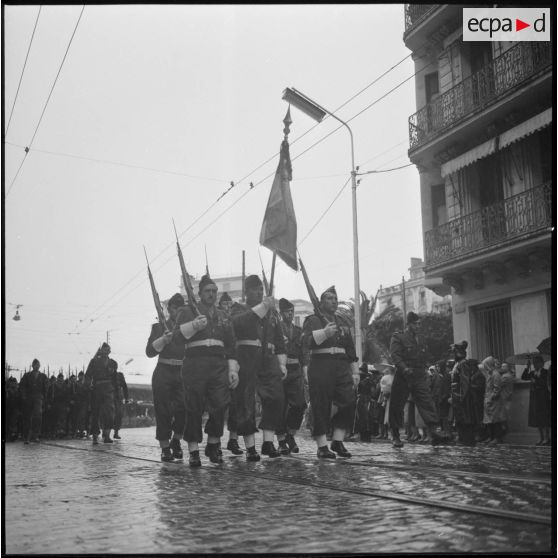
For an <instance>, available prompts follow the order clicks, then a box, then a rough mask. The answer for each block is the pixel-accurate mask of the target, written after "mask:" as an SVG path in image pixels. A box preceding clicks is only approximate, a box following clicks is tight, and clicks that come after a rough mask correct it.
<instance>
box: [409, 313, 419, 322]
mask: <svg viewBox="0 0 558 558" xmlns="http://www.w3.org/2000/svg"><path fill="white" fill-rule="evenodd" d="M418 321H420V317H419V316H418V315H417V314H415V313H414V312H408V313H407V324H415V323H416V322H418Z"/></svg>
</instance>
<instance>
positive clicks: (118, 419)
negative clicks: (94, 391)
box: [114, 372, 128, 440]
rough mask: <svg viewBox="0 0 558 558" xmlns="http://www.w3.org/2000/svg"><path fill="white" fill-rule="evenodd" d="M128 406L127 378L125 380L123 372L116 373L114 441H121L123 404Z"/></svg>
mask: <svg viewBox="0 0 558 558" xmlns="http://www.w3.org/2000/svg"><path fill="white" fill-rule="evenodd" d="M123 399H124V403H125V404H128V384H127V383H126V378H124V373H123V372H117V373H116V392H115V394H114V439H115V440H120V436H119V434H118V431H119V430H120V427H121V426H122V410H123V404H122V400H123Z"/></svg>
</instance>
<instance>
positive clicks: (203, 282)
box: [198, 275, 215, 292]
mask: <svg viewBox="0 0 558 558" xmlns="http://www.w3.org/2000/svg"><path fill="white" fill-rule="evenodd" d="M207 285H215V281H213V279H211V277H210V276H209V275H203V276H202V278H201V279H200V284H199V285H198V288H199V290H200V292H201V291H202V290H203V289H204V288H205V287H207Z"/></svg>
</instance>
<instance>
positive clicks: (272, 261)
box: [268, 250, 277, 296]
mask: <svg viewBox="0 0 558 558" xmlns="http://www.w3.org/2000/svg"><path fill="white" fill-rule="evenodd" d="M276 259H277V250H273V259H272V260H271V277H270V278H269V293H268V296H273V278H274V276H275V260H276Z"/></svg>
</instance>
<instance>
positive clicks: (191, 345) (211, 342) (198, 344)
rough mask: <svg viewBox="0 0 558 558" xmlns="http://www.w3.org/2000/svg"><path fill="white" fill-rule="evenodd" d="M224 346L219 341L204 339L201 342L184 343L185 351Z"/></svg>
mask: <svg viewBox="0 0 558 558" xmlns="http://www.w3.org/2000/svg"><path fill="white" fill-rule="evenodd" d="M224 346H225V344H224V343H223V341H221V340H220V339H204V340H203V341H192V342H191V343H186V348H187V349H193V348H194V347H224Z"/></svg>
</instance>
